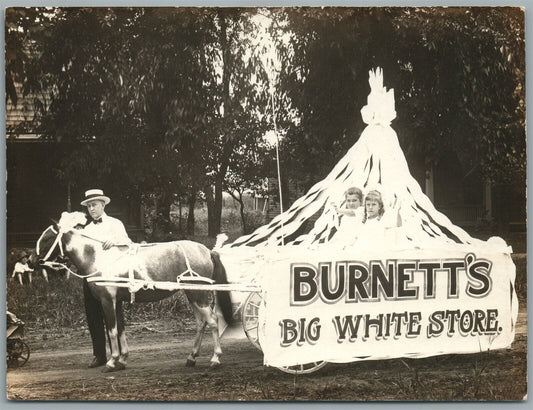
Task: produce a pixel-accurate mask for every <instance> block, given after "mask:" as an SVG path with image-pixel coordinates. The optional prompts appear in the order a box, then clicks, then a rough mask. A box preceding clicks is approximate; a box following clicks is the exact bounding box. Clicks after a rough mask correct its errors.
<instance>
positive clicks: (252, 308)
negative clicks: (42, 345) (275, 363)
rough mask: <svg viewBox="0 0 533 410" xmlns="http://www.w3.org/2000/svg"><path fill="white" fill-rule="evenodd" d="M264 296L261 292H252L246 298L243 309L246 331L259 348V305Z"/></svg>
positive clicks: (242, 318) (243, 324) (243, 321)
mask: <svg viewBox="0 0 533 410" xmlns="http://www.w3.org/2000/svg"><path fill="white" fill-rule="evenodd" d="M262 301H263V296H262V295H261V294H260V293H259V292H252V293H250V294H249V295H248V297H247V298H246V301H245V302H244V305H243V308H242V311H241V320H242V327H243V329H244V333H245V334H246V337H247V338H248V340H249V341H250V342H251V343H252V344H253V345H254V346H255V347H257V348H258V349H259V350H261V345H260V344H259V307H260V306H261V302H262Z"/></svg>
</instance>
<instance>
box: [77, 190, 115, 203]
mask: <svg viewBox="0 0 533 410" xmlns="http://www.w3.org/2000/svg"><path fill="white" fill-rule="evenodd" d="M94 200H99V201H103V202H104V204H106V205H107V204H108V203H110V202H111V199H109V197H107V196H105V195H104V191H102V190H101V189H89V190H88V191H85V199H84V200H83V201H81V205H83V206H87V202H89V201H94Z"/></svg>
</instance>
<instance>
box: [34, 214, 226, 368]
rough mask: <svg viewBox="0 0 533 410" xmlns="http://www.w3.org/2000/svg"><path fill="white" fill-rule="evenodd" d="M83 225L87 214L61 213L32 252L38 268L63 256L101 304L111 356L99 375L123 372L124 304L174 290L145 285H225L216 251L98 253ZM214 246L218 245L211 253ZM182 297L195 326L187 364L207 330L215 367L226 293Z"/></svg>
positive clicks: (162, 246) (192, 247) (148, 247)
mask: <svg viewBox="0 0 533 410" xmlns="http://www.w3.org/2000/svg"><path fill="white" fill-rule="evenodd" d="M87 222H88V220H87V216H86V214H85V213H83V212H70V213H69V212H63V213H62V214H61V218H60V220H59V222H57V223H56V224H55V225H51V226H50V227H48V228H47V229H46V230H45V231H44V232H43V233H42V235H41V237H40V238H39V240H38V241H37V244H36V254H37V257H38V259H39V263H40V265H41V266H57V264H59V265H62V264H60V263H56V262H54V260H55V259H56V258H57V257H59V255H61V257H63V255H64V256H65V257H67V258H68V259H69V260H70V261H71V262H72V264H73V265H74V266H75V267H76V268H77V272H73V271H71V273H73V274H75V275H76V276H79V277H81V278H83V279H84V280H87V281H88V286H89V289H90V291H91V293H92V294H93V295H94V296H95V298H96V299H98V300H99V301H100V303H101V305H102V308H103V313H104V322H105V326H106V332H107V335H108V341H109V345H110V350H111V358H110V359H109V360H108V361H107V363H106V368H105V369H104V371H117V370H123V369H125V368H126V364H127V358H128V344H127V341H126V334H125V331H124V318H123V311H122V302H123V301H126V300H130V301H132V299H133V297H134V298H135V301H138V302H153V301H158V300H161V299H164V298H166V297H169V296H171V295H172V294H174V293H175V292H176V291H177V290H178V289H176V287H175V286H170V287H168V288H164V287H163V288H158V287H157V286H155V287H154V286H146V285H147V284H156V285H157V282H160V283H167V284H168V282H173V283H176V282H177V280H180V279H183V282H185V283H190V282H191V281H194V282H198V280H200V281H203V282H209V283H213V282H214V283H215V284H227V283H228V282H227V277H226V270H225V268H224V265H223V264H222V262H221V260H220V257H219V255H218V253H217V252H216V251H214V250H209V249H208V248H207V247H205V246H204V245H202V244H201V243H198V242H193V241H188V240H180V241H173V242H159V243H151V244H128V245H117V246H114V247H112V248H111V249H109V250H103V248H102V241H99V240H97V239H95V238H92V237H90V236H88V235H86V234H84V231H83V227H84V226H85V225H86V224H87ZM216 247H217V245H215V249H216ZM63 267H64V265H63ZM180 275H181V276H180ZM98 281H100V282H98ZM106 281H107V284H106ZM117 281H118V282H122V283H124V282H126V283H129V284H135V283H143V284H144V285H143V286H141V287H139V286H137V288H136V289H135V290H134V291H135V293H133V294H132V293H130V291H132V290H131V288H130V289H128V288H127V287H118V286H116V284H115V286H113V285H112V284H111V285H109V283H113V282H115V283H117ZM185 295H186V297H187V299H188V302H189V304H190V306H191V308H192V310H193V312H194V316H195V318H196V323H197V329H196V337H195V340H194V344H193V348H192V351H191V353H190V354H189V356H188V357H187V361H186V366H189V367H190V366H194V365H195V364H196V358H197V357H198V356H199V353H200V346H201V343H202V336H203V333H204V330H205V328H206V326H209V328H210V330H211V334H212V336H213V341H214V352H213V356H212V357H211V360H210V363H211V367H217V366H219V365H220V356H221V355H222V349H221V346H220V336H219V334H221V331H223V329H224V326H225V324H228V325H229V324H231V321H232V303H231V298H230V295H229V292H228V291H216V292H215V291H207V290H185ZM224 322H225V324H224ZM219 331H220V333H219Z"/></svg>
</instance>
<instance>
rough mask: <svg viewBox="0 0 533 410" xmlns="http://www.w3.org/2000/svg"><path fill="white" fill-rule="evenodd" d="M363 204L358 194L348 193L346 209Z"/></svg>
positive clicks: (355, 207)
mask: <svg viewBox="0 0 533 410" xmlns="http://www.w3.org/2000/svg"><path fill="white" fill-rule="evenodd" d="M360 206H361V200H360V199H359V196H357V195H356V194H348V195H346V209H357V208H359V207H360Z"/></svg>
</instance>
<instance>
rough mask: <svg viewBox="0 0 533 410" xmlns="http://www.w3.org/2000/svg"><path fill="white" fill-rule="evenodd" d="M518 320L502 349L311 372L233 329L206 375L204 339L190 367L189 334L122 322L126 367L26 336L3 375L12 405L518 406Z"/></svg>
mask: <svg viewBox="0 0 533 410" xmlns="http://www.w3.org/2000/svg"><path fill="white" fill-rule="evenodd" d="M526 322H527V314H526V310H525V308H524V309H521V311H520V314H519V320H518V328H517V334H516V337H515V341H514V343H513V345H512V347H511V348H510V349H505V350H500V351H493V352H489V353H479V354H469V355H445V356H437V357H432V358H427V359H403V360H400V359H395V360H382V361H368V362H360V363H347V364H331V363H330V364H328V365H327V366H325V367H324V368H322V369H321V370H319V371H318V372H315V373H313V374H310V375H298V376H294V375H290V374H285V373H283V372H281V371H279V370H278V369H274V368H267V367H264V366H263V364H262V354H261V352H260V351H258V350H257V349H256V348H255V347H253V345H252V344H251V343H250V342H249V341H248V340H247V339H246V338H244V335H243V333H242V331H241V329H240V327H235V328H232V329H230V331H229V332H228V333H227V334H226V335H225V336H224V338H223V350H224V355H223V356H222V366H221V367H220V368H218V369H214V370H213V369H210V367H209V358H210V354H211V353H212V342H211V340H210V338H209V336H208V335H207V334H206V337H205V338H204V345H203V348H202V353H203V355H202V356H201V357H199V358H198V361H197V365H196V367H195V368H187V367H185V366H184V364H185V359H186V356H187V355H188V353H189V352H190V349H191V346H192V338H193V335H192V333H186V334H185V333H176V331H175V330H173V329H171V328H170V329H169V328H168V327H165V325H160V326H159V327H157V326H154V327H150V328H148V327H146V326H145V325H142V324H130V325H129V327H128V329H127V331H128V341H129V345H130V350H131V353H130V359H129V362H128V367H127V369H126V370H124V371H121V372H116V373H102V372H101V368H96V369H88V368H86V365H87V364H88V363H89V361H90V359H91V357H92V354H91V349H90V345H89V336H88V335H87V334H86V333H85V331H84V330H81V329H79V330H73V331H72V332H71V333H69V334H68V335H63V336H61V335H55V336H54V337H50V336H48V337H46V338H41V339H40V340H39V339H38V338H37V337H36V336H31V335H30V337H28V338H27V341H28V343H29V344H30V346H31V357H30V359H29V361H28V362H27V363H26V364H25V365H24V366H23V367H20V368H18V369H8V372H7V389H6V390H7V396H8V398H9V399H11V400H118V401H123V400H127V401H130V400H134V401H138V400H141V401H142V400H149V401H182V400H193V401H197V400H202V401H204V400H209V401H211V400H222V401H228V400H231V401H241V400H254V401H255V400H521V399H522V398H523V397H524V396H525V394H526V390H527V381H526V374H527V361H526V354H527V326H526Z"/></svg>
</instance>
